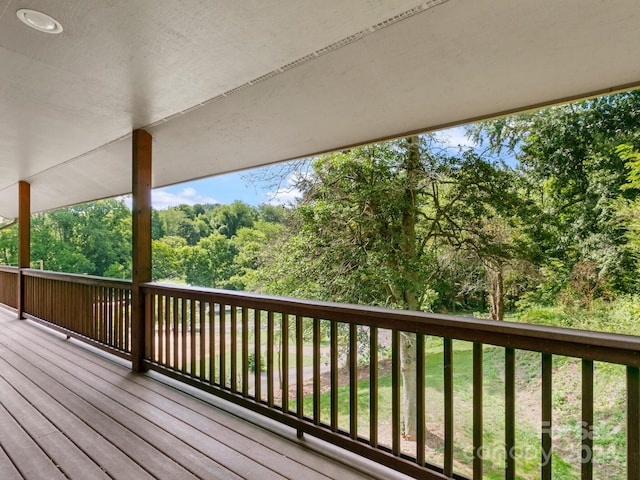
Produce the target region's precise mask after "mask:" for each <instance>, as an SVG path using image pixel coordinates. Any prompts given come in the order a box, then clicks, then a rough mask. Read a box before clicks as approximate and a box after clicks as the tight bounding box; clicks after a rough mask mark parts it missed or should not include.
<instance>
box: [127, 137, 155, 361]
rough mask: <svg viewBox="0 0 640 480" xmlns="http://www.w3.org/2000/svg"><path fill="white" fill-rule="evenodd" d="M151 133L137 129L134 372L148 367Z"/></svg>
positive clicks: (133, 307)
mask: <svg viewBox="0 0 640 480" xmlns="http://www.w3.org/2000/svg"><path fill="white" fill-rule="evenodd" d="M151 140H152V139H151V135H149V134H148V133H147V132H145V131H144V130H135V131H134V132H133V142H132V143H133V155H132V176H133V186H132V193H133V218H132V220H133V222H132V234H133V242H132V243H133V248H132V255H133V258H132V260H133V262H132V267H133V271H132V277H133V278H132V280H133V281H132V287H133V290H132V299H131V356H132V369H133V371H134V372H142V371H144V355H145V338H146V335H145V300H144V297H143V295H142V293H141V290H140V284H142V283H145V282H150V281H151Z"/></svg>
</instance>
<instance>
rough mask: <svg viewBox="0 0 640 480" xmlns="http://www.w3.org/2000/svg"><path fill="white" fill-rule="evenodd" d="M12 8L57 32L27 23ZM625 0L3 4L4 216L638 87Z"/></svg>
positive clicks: (635, 42) (0, 163)
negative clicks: (136, 175)
mask: <svg viewBox="0 0 640 480" xmlns="http://www.w3.org/2000/svg"><path fill="white" fill-rule="evenodd" d="M19 8H33V9H36V10H41V11H44V12H46V13H48V14H49V15H51V16H53V17H55V18H56V19H58V20H59V21H61V23H62V24H63V26H64V29H65V30H64V32H63V33H62V34H61V35H58V36H53V35H48V34H45V33H39V32H36V31H33V30H31V29H28V28H27V27H25V26H24V25H23V24H22V23H20V22H19V20H18V19H17V17H16V15H15V12H16V10H18V9H19ZM639 25H640V2H638V1H637V0H606V1H605V0H562V1H558V0H536V1H531V0H431V1H426V2H425V1H423V2H419V1H417V0H349V1H345V0H322V1H321V2H319V1H317V0H243V1H231V0H226V1H225V0H181V1H177V0H59V1H56V2H51V1H48V0H33V1H25V0H0V215H1V216H4V217H9V218H13V217H15V216H16V214H17V187H16V184H17V182H18V181H19V180H26V181H28V182H30V183H31V184H32V187H31V195H32V200H31V204H32V210H33V211H34V212H37V211H42V210H47V209H51V208H55V207H59V206H64V205H70V204H74V203H78V202H82V201H87V200H92V199H97V198H104V197H109V196H113V195H119V194H124V193H128V192H129V191H130V190H131V166H130V156H131V139H130V132H131V131H132V130H133V129H136V128H146V129H147V131H149V132H150V133H151V134H152V136H153V138H154V142H153V149H154V174H153V178H154V180H153V183H154V187H159V186H164V185H168V184H173V183H178V182H181V181H186V180H190V179H194V178H200V177H204V176H210V175H214V174H218V173H223V172H229V171H233V170H238V169H243V168H247V167H252V166H257V165H264V164H268V163H272V162H277V161H281V160H286V159H291V158H298V157H303V156H308V155H311V154H315V153H320V152H326V151H331V150H335V149H338V148H341V147H345V146H350V145H355V144H361V143H366V142H370V141H373V140H378V139H383V138H389V137H394V136H399V135H402V134H406V133H410V132H417V131H426V130H430V129H435V128H439V127H443V126H448V125H454V124H460V123H464V122H467V121H470V120H474V119H478V118H484V117H490V116H495V115H498V114H501V113H505V112H511V111H518V110H522V109H526V108H529V107H532V106H536V105H543V104H549V103H555V102H557V101H562V100H565V99H569V98H578V97H584V96H587V95H592V94H594V93H602V92H607V91H611V90H619V89H623V88H628V87H631V86H635V85H638V84H640V63H639V62H638V61H637V59H636V58H635V55H636V54H637V52H638V51H640V30H639V29H638V26H639Z"/></svg>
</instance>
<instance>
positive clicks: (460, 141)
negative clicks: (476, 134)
mask: <svg viewBox="0 0 640 480" xmlns="http://www.w3.org/2000/svg"><path fill="white" fill-rule="evenodd" d="M435 135H436V137H438V138H439V139H440V140H442V141H443V142H444V143H445V144H446V145H448V146H451V147H458V146H461V147H470V148H471V147H475V143H474V142H472V141H471V140H470V139H468V138H467V135H466V130H465V127H453V128H447V129H446V130H440V131H439V132H436V133H435Z"/></svg>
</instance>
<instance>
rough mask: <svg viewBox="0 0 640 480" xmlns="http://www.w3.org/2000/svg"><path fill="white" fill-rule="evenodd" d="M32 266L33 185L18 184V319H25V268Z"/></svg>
mask: <svg viewBox="0 0 640 480" xmlns="http://www.w3.org/2000/svg"><path fill="white" fill-rule="evenodd" d="M30 264H31V185H30V184H29V183H27V182H23V181H20V182H18V268H19V269H20V270H19V273H18V318H24V315H23V313H24V306H25V295H26V292H25V289H24V276H23V275H22V269H23V268H29V266H30Z"/></svg>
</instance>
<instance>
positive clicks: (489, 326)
mask: <svg viewBox="0 0 640 480" xmlns="http://www.w3.org/2000/svg"><path fill="white" fill-rule="evenodd" d="M141 287H142V288H143V289H144V291H145V292H147V293H159V294H167V292H169V293H170V294H171V293H173V294H176V295H180V296H183V297H184V298H191V299H193V300H204V299H207V298H211V297H212V296H215V298H216V301H217V302H220V303H228V304H233V305H237V306H241V307H250V308H255V309H262V310H270V311H278V312H282V313H287V314H291V315H301V316H305V317H310V318H322V319H327V320H336V321H339V322H347V323H357V324H360V325H367V326H375V327H378V328H383V329H395V330H400V331H405V332H411V333H422V334H426V335H434V336H440V337H449V338H454V339H458V340H466V341H471V342H481V343H484V344H491V345H496V346H500V347H508V348H516V349H521V350H530V351H536V352H542V353H552V354H556V355H567V356H572V357H578V358H584V359H589V360H598V361H605V362H610V363H617V364H622V365H628V366H640V337H638V336H634V335H625V334H619V333H607V332H594V331H590V330H578V329H571V328H565V327H552V326H546V325H531V324H522V323H514V322H506V321H502V322H498V321H495V320H484V319H478V318H466V317H458V316H453V315H443V314H435V313H427V312H415V311H408V310H393V309H389V308H383V307H370V306H364V305H353V304H344V303H334V302H323V301H317V300H300V299H296V298H290V297H278V296H270V295H262V294H255V293H248V292H239V291H233V290H220V289H214V288H202V287H190V286H184V285H170V284H161V283H145V284H142V285H141Z"/></svg>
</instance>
